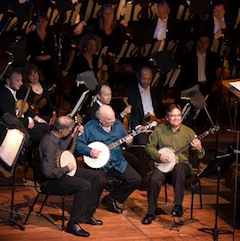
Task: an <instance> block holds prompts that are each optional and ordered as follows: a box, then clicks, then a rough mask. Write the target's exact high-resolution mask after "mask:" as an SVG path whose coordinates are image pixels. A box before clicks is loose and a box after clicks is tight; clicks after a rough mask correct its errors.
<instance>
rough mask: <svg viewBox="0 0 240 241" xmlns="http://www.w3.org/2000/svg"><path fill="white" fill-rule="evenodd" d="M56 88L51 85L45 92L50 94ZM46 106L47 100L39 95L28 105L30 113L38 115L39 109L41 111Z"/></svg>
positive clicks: (42, 95)
mask: <svg viewBox="0 0 240 241" xmlns="http://www.w3.org/2000/svg"><path fill="white" fill-rule="evenodd" d="M55 88H56V85H55V84H54V85H52V86H51V87H50V88H49V89H48V90H47V91H48V92H51V91H53V90H54V89H55ZM46 104H47V98H46V97H45V96H44V94H41V95H36V96H35V97H34V98H33V101H32V103H31V104H30V108H31V109H32V111H33V112H34V113H35V114H36V115H38V114H39V109H42V108H43V107H44V106H45V105H46Z"/></svg>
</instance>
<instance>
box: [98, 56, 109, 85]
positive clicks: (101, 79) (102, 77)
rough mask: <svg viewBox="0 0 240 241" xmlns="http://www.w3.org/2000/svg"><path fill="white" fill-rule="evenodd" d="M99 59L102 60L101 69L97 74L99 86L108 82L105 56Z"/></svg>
mask: <svg viewBox="0 0 240 241" xmlns="http://www.w3.org/2000/svg"><path fill="white" fill-rule="evenodd" d="M101 58H102V60H103V64H102V68H101V69H100V70H98V72H97V80H98V83H99V84H102V83H106V82H107V81H108V72H107V69H108V66H107V57H106V56H105V55H102V56H101Z"/></svg>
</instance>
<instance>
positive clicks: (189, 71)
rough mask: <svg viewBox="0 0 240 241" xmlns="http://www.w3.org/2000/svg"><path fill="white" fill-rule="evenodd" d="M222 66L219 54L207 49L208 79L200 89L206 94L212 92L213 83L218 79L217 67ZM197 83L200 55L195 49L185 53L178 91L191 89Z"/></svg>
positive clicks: (206, 72)
mask: <svg viewBox="0 0 240 241" xmlns="http://www.w3.org/2000/svg"><path fill="white" fill-rule="evenodd" d="M220 66H221V64H220V58H219V56H218V55H217V54H216V53H214V52H212V51H210V50H209V51H207V52H206V68H205V74H206V78H207V81H206V83H205V84H202V85H200V90H201V92H202V94H203V95H204V96H205V95H207V94H209V93H210V92H211V89H212V84H213V83H214V81H216V69H217V68H218V67H220ZM196 84H198V57H197V52H196V51H193V52H191V53H187V54H185V55H184V56H183V58H182V63H181V73H180V76H179V79H178V81H177V86H178V88H177V91H178V93H179V94H180V91H182V90H186V89H189V88H191V87H193V86H194V85H196ZM179 90H180V91H179Z"/></svg>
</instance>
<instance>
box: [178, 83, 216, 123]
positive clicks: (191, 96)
mask: <svg viewBox="0 0 240 241" xmlns="http://www.w3.org/2000/svg"><path fill="white" fill-rule="evenodd" d="M181 99H183V100H189V101H190V102H191V104H192V105H193V107H194V109H195V110H196V111H198V110H201V109H202V108H204V110H205V112H206V114H207V117H208V119H209V121H210V123H211V125H212V126H214V125H215V124H214V123H213V120H212V118H211V116H210V114H209V112H208V110H207V103H206V100H205V98H204V96H203V95H202V93H201V91H200V89H199V85H194V86H193V87H191V88H189V89H187V90H184V91H182V92H181ZM196 117H197V116H195V117H194V119H195V118H196Z"/></svg>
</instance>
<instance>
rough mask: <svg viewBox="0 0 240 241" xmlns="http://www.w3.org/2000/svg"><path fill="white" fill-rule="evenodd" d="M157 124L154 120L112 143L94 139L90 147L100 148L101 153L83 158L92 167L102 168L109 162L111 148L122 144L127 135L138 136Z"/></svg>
mask: <svg viewBox="0 0 240 241" xmlns="http://www.w3.org/2000/svg"><path fill="white" fill-rule="evenodd" d="M156 125H157V122H156V121H154V122H152V123H150V124H148V125H146V126H144V127H142V128H140V129H138V130H136V131H133V132H132V133H130V134H129V135H127V136H125V137H123V138H121V139H119V140H117V141H115V142H113V143H112V144H110V145H108V146H107V145H105V144H104V143H102V142H100V141H94V142H92V143H90V144H89V145H88V147H90V148H92V149H97V150H100V151H101V152H100V154H99V156H98V157H97V158H92V157H90V156H86V155H84V156H83V160H84V162H85V163H86V164H87V165H88V166H89V167H91V168H101V167H103V166H105V165H106V164H107V162H108V161H109V159H110V150H112V149H114V148H115V147H117V146H120V145H121V144H123V143H125V142H126V139H127V137H129V136H132V137H134V136H136V135H138V134H140V133H144V132H146V131H147V130H148V129H149V128H152V127H155V126H156Z"/></svg>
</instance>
